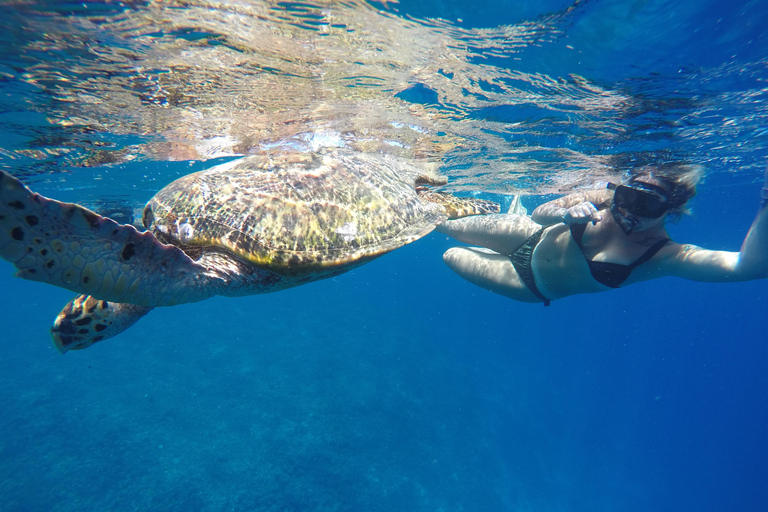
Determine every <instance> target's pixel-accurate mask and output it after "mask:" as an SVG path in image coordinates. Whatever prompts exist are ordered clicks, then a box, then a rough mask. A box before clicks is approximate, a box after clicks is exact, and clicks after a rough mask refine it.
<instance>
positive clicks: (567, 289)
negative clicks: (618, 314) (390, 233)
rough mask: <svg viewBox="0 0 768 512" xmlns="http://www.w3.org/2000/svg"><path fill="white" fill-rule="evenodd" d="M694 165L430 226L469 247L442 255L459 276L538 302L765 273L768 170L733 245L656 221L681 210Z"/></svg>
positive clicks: (691, 190)
mask: <svg viewBox="0 0 768 512" xmlns="http://www.w3.org/2000/svg"><path fill="white" fill-rule="evenodd" d="M699 178H700V171H699V170H698V169H697V168H695V167H689V166H662V167H645V168H642V169H639V170H637V171H636V172H635V173H634V174H633V175H632V177H631V178H630V179H629V181H627V182H626V183H624V184H615V183H608V187H607V188H605V189H602V190H590V191H587V192H584V193H575V194H570V195H567V196H564V197H562V198H559V199H556V200H554V201H550V202H548V203H545V204H543V205H541V206H539V207H538V208H536V209H535V210H534V211H533V214H532V216H531V217H528V216H526V215H515V214H496V215H488V216H477V217H466V218H463V219H458V220H450V221H447V222H445V223H443V224H442V225H440V226H438V228H437V230H438V231H440V232H441V233H445V234H447V235H449V236H451V237H453V238H455V239H456V240H459V241H460V242H464V243H467V244H471V245H476V246H479V247H453V248H451V249H449V250H448V251H446V253H445V254H444V255H443V260H444V261H445V262H446V264H447V265H448V266H449V267H450V268H451V269H452V270H453V271H454V272H456V273H457V274H459V275H460V276H461V277H463V278H464V279H467V280H468V281H470V282H472V283H474V284H476V285H478V286H481V287H483V288H486V289H488V290H490V291H492V292H495V293H498V294H501V295H504V296H506V297H509V298H511V299H515V300H519V301H522V302H543V303H544V305H549V302H550V301H551V300H555V299H559V298H562V297H567V296H569V295H575V294H578V293H594V292H603V291H607V290H610V289H611V288H619V287H622V286H626V285H629V284H632V283H637V282H639V281H647V280H649V279H656V278H659V277H665V276H677V277H682V278H684V279H690V280H693V281H707V282H728V281H747V280H752V279H762V278H765V277H768V208H766V205H768V170H767V171H766V182H765V184H764V186H763V188H762V191H761V202H760V208H759V210H758V212H757V216H756V217H755V220H754V221H753V222H752V227H751V229H750V230H749V233H748V234H747V236H746V238H745V239H744V242H743V244H742V246H741V251H740V252H729V251H712V250H708V249H704V248H701V247H697V246H695V245H690V244H679V243H677V242H674V241H672V240H671V239H670V238H669V235H668V234H667V231H666V227H665V222H666V219H667V218H668V217H678V216H680V215H681V214H682V213H685V212H686V204H687V203H688V201H689V200H690V199H691V198H692V197H693V196H694V195H695V194H696V183H697V182H698V180H699Z"/></svg>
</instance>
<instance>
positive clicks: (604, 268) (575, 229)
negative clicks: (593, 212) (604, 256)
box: [571, 224, 670, 288]
mask: <svg viewBox="0 0 768 512" xmlns="http://www.w3.org/2000/svg"><path fill="white" fill-rule="evenodd" d="M586 229H587V225H586V224H571V236H572V237H573V239H574V241H575V242H576V245H578V246H579V249H581V254H584V248H583V247H582V246H581V239H582V238H584V231H585V230H586ZM669 241H670V239H669V238H664V239H661V240H659V241H658V242H656V243H655V244H653V245H652V246H650V247H649V248H648V250H647V251H645V252H644V253H643V254H642V255H641V256H640V257H639V258H637V259H636V260H635V261H634V262H632V263H630V264H629V265H622V264H621V263H609V262H607V261H592V260H589V259H588V260H587V265H589V271H590V272H591V273H592V277H594V278H595V281H597V282H598V283H600V284H604V285H605V286H609V287H611V288H618V287H619V286H621V283H623V282H624V281H626V280H627V278H629V275H630V274H631V273H632V271H633V270H634V269H636V268H637V267H639V266H640V265H642V264H643V263H645V262H646V261H648V260H649V259H651V258H653V257H654V256H655V255H656V253H657V252H659V251H660V250H661V248H662V247H664V246H665V245H667V242H669ZM586 258H587V256H586V255H584V259H586Z"/></svg>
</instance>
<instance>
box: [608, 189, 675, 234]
mask: <svg viewBox="0 0 768 512" xmlns="http://www.w3.org/2000/svg"><path fill="white" fill-rule="evenodd" d="M630 185H632V186H628V185H616V184H614V183H608V188H609V189H610V190H613V191H614V194H613V204H612V205H611V214H612V215H613V220H615V221H616V224H618V225H619V227H620V228H621V230H622V231H623V232H624V234H626V235H628V234H630V233H632V231H634V229H635V227H636V226H637V225H638V224H639V223H640V219H639V218H638V217H645V218H647V219H658V218H659V217H661V216H662V215H664V214H665V213H666V212H668V211H669V209H670V208H671V207H672V205H671V204H670V198H669V193H668V192H667V191H666V190H665V189H664V188H662V187H659V186H657V185H652V184H650V183H642V182H638V181H634V182H630ZM619 208H624V209H625V210H626V211H627V212H628V214H627V215H624V214H623V213H622V212H621V211H620V210H619Z"/></svg>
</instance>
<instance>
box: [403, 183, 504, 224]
mask: <svg viewBox="0 0 768 512" xmlns="http://www.w3.org/2000/svg"><path fill="white" fill-rule="evenodd" d="M416 192H418V194H419V197H420V198H421V199H422V200H424V201H429V202H431V203H437V204H439V205H441V206H442V207H443V208H445V211H446V213H447V214H448V219H449V220H451V219H460V218H462V217H468V216H470V215H488V214H489V213H499V211H501V208H500V207H499V203H495V202H493V201H486V200H485V199H477V198H475V197H457V196H454V195H453V194H447V193H445V192H432V191H431V190H429V189H428V188H426V187H417V188H416Z"/></svg>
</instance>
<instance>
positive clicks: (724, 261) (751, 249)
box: [667, 169, 768, 282]
mask: <svg viewBox="0 0 768 512" xmlns="http://www.w3.org/2000/svg"><path fill="white" fill-rule="evenodd" d="M760 195H761V200H760V208H759V209H758V211H757V216H756V217H755V220H754V221H753V222H752V227H751V228H750V229H749V232H748V233H747V236H746V237H745V238H744V242H743V243H742V244H741V251H739V252H728V251H709V250H707V249H702V248H701V247H696V246H695V245H681V246H679V251H678V252H677V253H676V254H675V256H674V257H673V258H670V259H669V261H668V263H669V265H670V267H669V268H668V269H667V270H668V273H669V274H670V275H675V276H678V277H683V278H686V279H692V280H694V281H710V282H724V281H749V280H752V279H764V278H766V277H768V169H766V176H765V185H764V186H763V189H762V190H761V191H760Z"/></svg>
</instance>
